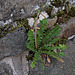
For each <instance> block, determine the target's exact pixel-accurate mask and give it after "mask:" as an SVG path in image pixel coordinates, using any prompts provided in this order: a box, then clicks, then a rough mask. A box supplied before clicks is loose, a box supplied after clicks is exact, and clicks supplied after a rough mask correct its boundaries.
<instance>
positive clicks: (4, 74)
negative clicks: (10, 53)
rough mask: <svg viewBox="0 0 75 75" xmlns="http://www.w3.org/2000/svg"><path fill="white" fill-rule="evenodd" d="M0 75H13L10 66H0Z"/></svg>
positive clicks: (3, 64) (4, 64)
mask: <svg viewBox="0 0 75 75" xmlns="http://www.w3.org/2000/svg"><path fill="white" fill-rule="evenodd" d="M0 75H13V71H12V69H11V67H10V65H8V64H6V63H2V64H0Z"/></svg>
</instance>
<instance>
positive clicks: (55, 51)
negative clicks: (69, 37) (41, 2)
mask: <svg viewBox="0 0 75 75" xmlns="http://www.w3.org/2000/svg"><path fill="white" fill-rule="evenodd" d="M39 14H41V12H39V11H38V13H37V17H36V18H35V22H34V27H33V29H30V30H29V31H28V34H27V35H28V39H27V40H28V42H27V44H26V45H27V48H28V49H29V50H30V51H32V52H33V60H32V63H31V64H30V66H31V68H34V67H36V64H38V63H37V61H38V60H40V61H41V62H42V69H43V70H44V61H43V59H42V55H45V56H46V57H47V61H48V62H49V63H50V58H49V56H51V57H53V58H56V59H57V60H59V61H61V62H64V61H63V59H61V58H60V57H62V56H64V55H65V54H64V53H63V50H64V49H65V48H66V45H65V44H60V43H59V44H56V42H57V41H58V40H59V39H60V38H59V37H57V36H58V35H59V33H60V31H61V28H60V26H59V25H56V26H53V27H51V28H49V29H47V25H46V24H47V19H46V18H45V19H43V20H41V21H40V27H37V20H38V17H39ZM60 50H61V51H60Z"/></svg>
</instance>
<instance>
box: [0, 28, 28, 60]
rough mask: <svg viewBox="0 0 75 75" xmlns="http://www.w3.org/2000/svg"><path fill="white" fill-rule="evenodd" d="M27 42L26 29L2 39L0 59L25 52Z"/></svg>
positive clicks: (18, 30)
mask: <svg viewBox="0 0 75 75" xmlns="http://www.w3.org/2000/svg"><path fill="white" fill-rule="evenodd" d="M26 42H27V34H26V30H25V28H24V27H21V28H18V29H17V30H15V31H14V32H13V33H8V34H7V35H6V36H4V37H2V38H0V59H2V58H4V57H6V56H13V55H17V54H20V53H22V52H24V51H25V50H26V49H27V47H26Z"/></svg>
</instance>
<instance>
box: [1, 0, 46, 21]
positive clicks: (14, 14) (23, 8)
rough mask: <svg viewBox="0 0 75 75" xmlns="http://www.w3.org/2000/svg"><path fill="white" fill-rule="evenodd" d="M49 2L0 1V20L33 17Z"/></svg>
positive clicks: (32, 0) (31, 0)
mask: <svg viewBox="0 0 75 75" xmlns="http://www.w3.org/2000/svg"><path fill="white" fill-rule="evenodd" d="M46 1H47V0H39V1H38V0H8V1H7V0H0V13H1V14H0V16H1V17H0V20H1V19H9V18H13V19H14V20H15V19H18V18H20V17H21V18H24V17H27V16H32V14H34V13H35V11H36V10H37V9H39V8H40V7H42V5H43V4H45V3H46Z"/></svg>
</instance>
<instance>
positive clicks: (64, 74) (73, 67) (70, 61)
mask: <svg viewBox="0 0 75 75" xmlns="http://www.w3.org/2000/svg"><path fill="white" fill-rule="evenodd" d="M64 53H65V56H64V57H63V60H64V61H65V62H64V63H61V62H59V61H57V60H56V59H53V58H51V60H52V62H51V64H50V66H49V67H45V70H44V71H42V68H41V65H42V64H41V63H40V62H38V65H37V67H36V68H34V69H30V72H29V75H75V38H74V39H72V40H70V41H67V49H66V50H65V51H64ZM29 63H30V62H29Z"/></svg>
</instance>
